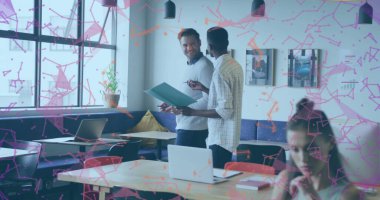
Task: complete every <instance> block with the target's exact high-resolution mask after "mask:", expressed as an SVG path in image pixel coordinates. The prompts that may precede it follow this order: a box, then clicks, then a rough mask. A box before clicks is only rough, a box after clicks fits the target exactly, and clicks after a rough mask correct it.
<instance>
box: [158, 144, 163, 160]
mask: <svg viewBox="0 0 380 200" xmlns="http://www.w3.org/2000/svg"><path fill="white" fill-rule="evenodd" d="M161 145H162V141H161V140H157V157H158V160H161V153H162V146H161Z"/></svg>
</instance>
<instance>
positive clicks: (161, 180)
mask: <svg viewBox="0 0 380 200" xmlns="http://www.w3.org/2000/svg"><path fill="white" fill-rule="evenodd" d="M252 175H253V174H251V173H244V174H241V175H238V176H234V177H232V178H230V179H229V180H228V181H226V182H222V183H219V184H214V185H212V184H205V183H197V182H190V181H184V180H177V179H172V178H170V177H169V172H168V163H166V162H161V161H151V160H136V161H130V162H124V163H121V164H115V165H107V166H101V167H94V168H88V169H81V170H75V171H68V172H61V173H58V180H61V181H69V182H75V183H83V184H89V185H93V186H95V188H94V189H98V190H99V191H100V197H99V199H104V197H105V193H104V192H107V191H109V188H112V187H115V186H118V187H125V188H131V189H137V190H146V191H160V192H174V193H177V194H179V195H181V196H183V197H185V198H186V199H202V200H203V199H269V198H270V196H271V192H272V188H267V189H263V190H260V191H254V190H245V189H237V188H236V187H235V184H236V183H237V182H238V181H239V180H240V179H242V178H245V177H248V176H252ZM268 177H269V178H270V179H272V180H274V178H275V177H274V176H268Z"/></svg>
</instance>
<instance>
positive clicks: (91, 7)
mask: <svg viewBox="0 0 380 200" xmlns="http://www.w3.org/2000/svg"><path fill="white" fill-rule="evenodd" d="M0 2H1V6H0V45H1V47H2V48H1V50H0V54H1V56H0V84H1V87H0V99H1V100H0V108H9V109H12V108H47V107H48V108H52V107H53V108H59V107H102V106H103V105H104V103H103V100H102V99H103V96H102V92H101V91H102V90H103V88H102V85H101V84H100V83H101V81H102V80H103V79H104V77H103V75H102V72H103V71H104V70H106V69H107V68H108V67H109V66H110V65H114V64H115V63H116V62H115V60H116V58H115V56H116V52H115V51H116V42H115V41H116V18H117V16H116V14H115V13H116V12H112V8H110V9H111V11H110V9H109V8H108V7H104V6H102V5H101V1H98V0H65V1H57V0H10V1H0Z"/></svg>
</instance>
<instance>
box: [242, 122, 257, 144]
mask: <svg viewBox="0 0 380 200" xmlns="http://www.w3.org/2000/svg"><path fill="white" fill-rule="evenodd" d="M256 123H257V121H256V120H253V119H242V120H241V130H240V140H256V138H257V130H256V129H257V128H256Z"/></svg>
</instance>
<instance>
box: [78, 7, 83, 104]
mask: <svg viewBox="0 0 380 200" xmlns="http://www.w3.org/2000/svg"><path fill="white" fill-rule="evenodd" d="M78 1H79V2H78V19H77V20H78V21H77V26H78V29H77V30H78V35H77V36H78V41H79V44H80V45H79V46H78V52H79V53H78V101H77V102H78V106H79V107H82V106H83V84H84V83H83V62H84V60H83V59H84V56H83V55H84V46H83V40H84V36H83V35H84V34H83V33H84V0H78Z"/></svg>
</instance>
